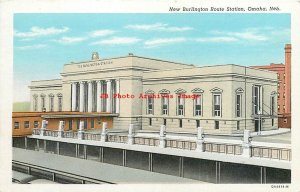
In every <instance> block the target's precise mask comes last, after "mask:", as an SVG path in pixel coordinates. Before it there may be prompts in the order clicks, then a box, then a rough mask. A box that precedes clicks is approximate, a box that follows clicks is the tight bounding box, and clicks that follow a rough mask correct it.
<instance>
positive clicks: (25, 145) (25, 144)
mask: <svg viewBox="0 0 300 192" xmlns="http://www.w3.org/2000/svg"><path fill="white" fill-rule="evenodd" d="M24 140H25V143H24V148H25V149H27V137H26V136H25V138H24Z"/></svg>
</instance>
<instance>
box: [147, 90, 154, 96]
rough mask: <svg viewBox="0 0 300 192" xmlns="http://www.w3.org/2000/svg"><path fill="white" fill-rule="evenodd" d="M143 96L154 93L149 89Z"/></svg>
mask: <svg viewBox="0 0 300 192" xmlns="http://www.w3.org/2000/svg"><path fill="white" fill-rule="evenodd" d="M145 94H149V95H150V94H155V92H154V91H153V90H150V89H149V90H147V91H146V92H145Z"/></svg>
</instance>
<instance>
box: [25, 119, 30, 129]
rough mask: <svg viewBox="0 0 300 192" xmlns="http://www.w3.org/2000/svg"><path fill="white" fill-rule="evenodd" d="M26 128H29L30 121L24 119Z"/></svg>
mask: <svg viewBox="0 0 300 192" xmlns="http://www.w3.org/2000/svg"><path fill="white" fill-rule="evenodd" d="M24 128H26V129H27V128H29V121H24Z"/></svg>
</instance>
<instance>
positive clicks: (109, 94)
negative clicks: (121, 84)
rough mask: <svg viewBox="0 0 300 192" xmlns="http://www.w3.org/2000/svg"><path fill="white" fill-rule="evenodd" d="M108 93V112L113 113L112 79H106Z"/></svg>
mask: <svg viewBox="0 0 300 192" xmlns="http://www.w3.org/2000/svg"><path fill="white" fill-rule="evenodd" d="M106 90H107V91H106V93H107V95H108V98H107V99H106V112H108V113H111V103H112V102H111V101H112V94H111V80H107V81H106Z"/></svg>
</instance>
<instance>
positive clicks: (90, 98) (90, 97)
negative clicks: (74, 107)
mask: <svg viewBox="0 0 300 192" xmlns="http://www.w3.org/2000/svg"><path fill="white" fill-rule="evenodd" d="M92 110H93V84H92V81H89V82H88V112H92Z"/></svg>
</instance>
